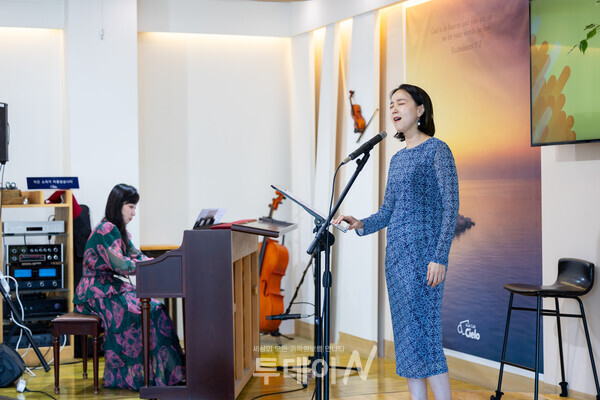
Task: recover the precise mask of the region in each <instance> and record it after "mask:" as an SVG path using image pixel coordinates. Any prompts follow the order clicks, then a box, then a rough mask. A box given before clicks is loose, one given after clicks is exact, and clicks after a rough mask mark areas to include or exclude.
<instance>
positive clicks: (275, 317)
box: [267, 314, 310, 321]
mask: <svg viewBox="0 0 600 400" xmlns="http://www.w3.org/2000/svg"><path fill="white" fill-rule="evenodd" d="M308 317H310V315H308V314H277V315H267V319H268V320H269V321H272V320H279V321H283V320H286V319H299V318H308Z"/></svg>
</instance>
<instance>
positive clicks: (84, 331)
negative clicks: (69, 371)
mask: <svg viewBox="0 0 600 400" xmlns="http://www.w3.org/2000/svg"><path fill="white" fill-rule="evenodd" d="M101 332H102V328H101V323H100V317H97V316H95V315H86V314H79V313H74V312H71V313H67V314H63V315H60V316H58V317H56V318H54V319H53V320H52V336H53V338H52V344H53V346H54V393H56V394H58V393H59V391H60V389H59V387H58V382H59V368H60V344H59V338H60V336H61V335H82V336H83V337H82V339H83V340H82V347H83V349H82V358H83V379H87V354H88V352H87V335H90V336H92V343H93V346H94V359H93V362H94V365H93V368H94V394H98V337H99V336H100V333H101Z"/></svg>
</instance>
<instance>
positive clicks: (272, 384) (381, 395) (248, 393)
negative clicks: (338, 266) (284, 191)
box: [0, 336, 568, 400]
mask: <svg viewBox="0 0 600 400" xmlns="http://www.w3.org/2000/svg"><path fill="white" fill-rule="evenodd" d="M344 350H346V349H343V348H341V346H337V347H336V346H334V347H333V348H332V362H333V359H334V358H335V361H336V363H337V365H339V366H342V367H344V368H345V367H346V366H347V365H348V363H349V361H350V360H351V358H352V354H351V352H349V351H344ZM310 354H312V349H311V343H310V342H309V341H307V340H304V339H299V340H292V341H288V340H286V339H284V344H283V346H281V347H279V346H277V345H276V342H275V340H274V339H273V338H272V337H270V336H265V337H262V338H261V362H262V365H263V366H267V365H282V366H283V365H286V364H288V365H303V363H304V362H305V361H306V360H305V359H306V357H308V356H309V355H310ZM356 356H357V354H355V357H356ZM303 358H304V360H303ZM367 358H368V357H367V356H364V355H362V356H360V358H359V359H357V358H354V360H355V361H358V360H359V361H360V363H361V364H362V369H363V371H362V376H361V375H360V374H359V373H357V372H352V373H348V374H347V373H346V371H345V370H337V371H336V373H335V374H331V375H330V380H331V389H330V396H329V397H330V399H331V400H341V399H344V400H408V399H410V395H409V393H408V387H407V385H406V381H405V380H404V379H402V378H400V377H398V376H397V375H396V373H395V364H394V362H393V361H391V360H385V359H374V360H373V361H372V363H371V365H370V368H369V369H368V370H367V361H368V360H367ZM103 365H104V362H103V360H101V362H100V377H102V368H103ZM91 367H92V366H91V362H90V364H89V367H88V376H89V378H88V379H87V380H84V379H82V378H81V376H82V371H83V368H82V363H81V362H76V363H73V364H63V365H61V367H60V373H61V374H60V375H61V378H60V394H58V395H55V394H54V370H53V369H50V371H49V372H44V370H43V369H36V370H34V373H35V374H36V376H35V377H33V376H30V375H29V374H25V375H24V379H25V380H26V381H27V388H28V389H29V390H32V391H33V390H38V391H43V392H45V393H47V394H48V395H50V396H52V397H54V398H56V399H61V400H64V399H115V400H117V399H118V400H120V399H137V398H139V397H138V394H137V393H136V392H131V391H127V390H107V389H102V388H100V393H99V394H98V395H94V391H93V379H92V378H93V376H92V368H91ZM291 371H292V369H291V368H290V372H289V373H288V374H284V375H282V374H281V373H279V374H276V375H277V376H264V374H273V372H272V369H268V368H264V369H262V370H259V371H257V373H256V374H255V377H253V378H252V379H251V380H250V382H249V383H248V385H246V387H245V388H244V390H243V391H242V393H241V394H240V396H239V397H238V398H237V400H252V399H254V398H256V397H257V396H260V395H264V394H268V393H274V392H282V391H289V390H294V389H302V385H300V384H299V383H297V381H296V380H295V379H294V378H293V376H297V377H298V378H300V377H302V376H303V377H304V379H305V380H306V375H307V374H306V370H305V371H304V373H302V372H300V373H294V372H291ZM346 375H347V376H346ZM345 377H346V380H344V378H345ZM267 381H268V383H267ZM100 385H102V379H101V378H100ZM451 386H452V398H453V399H458V400H488V399H489V398H490V396H491V395H492V394H493V391H491V390H489V389H484V388H481V387H477V386H474V385H471V384H468V383H465V382H460V381H456V380H452V381H451ZM313 390H314V380H313V379H312V378H310V379H308V387H307V388H306V389H302V390H299V391H296V392H291V393H286V394H278V395H273V396H266V397H261V399H267V400H278V399H307V400H310V399H311V397H312V395H313ZM2 398H9V399H30V400H36V399H46V400H47V399H50V397H48V396H47V395H45V394H43V393H30V392H25V393H22V394H21V393H17V391H16V389H15V387H14V386H13V387H8V388H4V389H0V399H2ZM429 398H430V399H433V395H431V394H430V396H429ZM502 399H503V400H504V399H506V400H508V399H514V400H521V399H533V394H532V393H514V392H513V393H505V394H504V396H503V397H502ZM539 399H540V400H542V399H552V400H558V399H568V398H565V397H559V396H558V395H545V396H542V395H540V396H539ZM216 400H221V399H216Z"/></svg>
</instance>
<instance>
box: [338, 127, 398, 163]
mask: <svg viewBox="0 0 600 400" xmlns="http://www.w3.org/2000/svg"><path fill="white" fill-rule="evenodd" d="M386 136H387V133H386V132H385V131H381V132H380V133H379V135H376V136H373V137H372V138H371V140H369V141H368V142H366V143H364V144H363V145H362V146H360V147H359V148H358V149H356V150H354V151H353V152H352V153H350V155H349V156H348V157H346V158H344V161H342V164H346V163H347V162H349V161H350V160H354V159H355V158H356V157H358V156H361V155H363V154H365V153H367V152H369V151H371V149H372V148H373V147H374V146H375V145H376V144H377V143H379V142H381V141H382V140H383V139H385V137H386Z"/></svg>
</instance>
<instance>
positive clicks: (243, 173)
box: [139, 33, 291, 244]
mask: <svg viewBox="0 0 600 400" xmlns="http://www.w3.org/2000/svg"><path fill="white" fill-rule="evenodd" d="M290 44H291V41H290V39H285V38H265V37H247V36H225V35H195V34H158V33H152V34H140V39H139V49H140V57H139V68H140V97H139V101H140V126H141V129H140V148H141V152H142V157H141V159H140V177H141V182H142V184H141V188H142V191H143V192H144V193H145V194H146V196H147V199H146V201H147V203H146V204H148V208H149V209H152V210H153V212H152V214H146V215H144V216H143V218H142V225H143V227H144V231H143V232H142V242H143V243H145V244H179V243H181V238H182V232H183V230H185V229H190V228H191V227H192V225H193V223H194V221H195V219H196V217H197V216H198V213H199V212H200V210H201V209H202V208H225V209H227V213H226V214H225V220H227V221H234V220H238V219H245V218H257V217H259V216H263V215H267V214H268V211H269V210H268V205H269V204H270V202H271V199H272V198H273V197H274V195H275V192H274V190H273V189H271V188H270V185H271V184H280V185H284V186H289V182H290V163H289V159H290V139H289V137H290V113H291V110H290V85H291V76H290V72H291V66H290V61H291V60H290V56H291V53H290V50H291V47H290ZM288 215H289V210H288V209H287V206H282V207H281V209H280V210H278V212H276V213H275V214H274V217H275V218H278V219H285V218H287V217H288Z"/></svg>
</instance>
